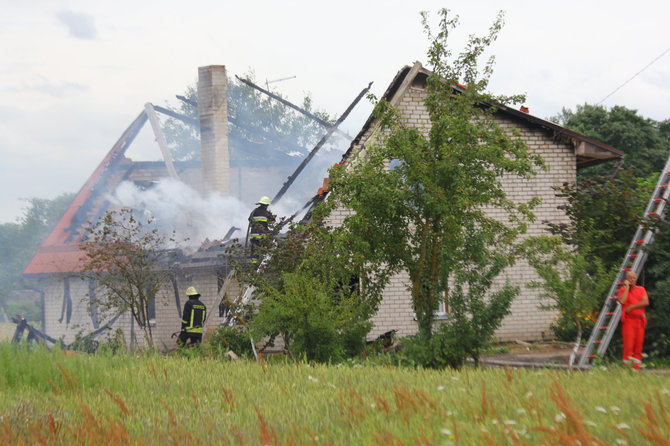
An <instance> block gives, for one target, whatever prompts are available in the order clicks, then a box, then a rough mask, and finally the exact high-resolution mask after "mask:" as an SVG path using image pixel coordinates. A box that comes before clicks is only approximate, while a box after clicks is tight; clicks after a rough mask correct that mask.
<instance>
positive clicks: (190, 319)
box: [177, 286, 207, 347]
mask: <svg viewBox="0 0 670 446" xmlns="http://www.w3.org/2000/svg"><path fill="white" fill-rule="evenodd" d="M186 295H187V296H188V302H186V303H185V304H184V313H183V314H182V317H181V332H180V333H179V339H178V341H177V343H178V344H179V346H180V347H183V346H185V345H186V341H188V340H190V341H191V345H194V344H198V343H200V342H201V341H202V331H203V327H204V326H205V319H206V318H207V307H205V304H203V303H202V302H201V301H200V299H199V297H200V293H198V291H197V290H196V289H195V287H192V286H191V287H188V288H187V289H186Z"/></svg>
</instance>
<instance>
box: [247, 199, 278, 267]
mask: <svg viewBox="0 0 670 446" xmlns="http://www.w3.org/2000/svg"><path fill="white" fill-rule="evenodd" d="M256 204H257V205H258V207H257V208H256V209H254V210H253V211H251V214H250V215H249V230H248V234H249V242H250V243H251V262H252V263H258V248H259V247H260V246H262V245H264V244H265V243H266V241H267V238H268V235H269V234H270V224H271V223H274V221H275V215H274V214H273V213H272V212H270V211H269V210H268V206H269V205H270V197H265V196H264V197H261V198H260V200H258V202H257V203H256Z"/></svg>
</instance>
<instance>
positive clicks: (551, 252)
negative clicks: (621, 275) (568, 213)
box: [527, 237, 616, 365]
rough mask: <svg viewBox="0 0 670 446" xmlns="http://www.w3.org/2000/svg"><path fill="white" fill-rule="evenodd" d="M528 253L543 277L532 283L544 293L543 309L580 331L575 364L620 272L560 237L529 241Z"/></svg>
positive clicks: (577, 334) (532, 264) (542, 296)
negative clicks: (569, 246)
mask: <svg viewBox="0 0 670 446" xmlns="http://www.w3.org/2000/svg"><path fill="white" fill-rule="evenodd" d="M527 252H528V253H529V256H528V263H530V265H531V266H532V267H533V268H535V270H536V271H537V274H538V276H539V277H540V280H538V281H533V282H530V283H529V284H528V287H529V288H534V289H540V290H542V291H541V293H540V298H542V299H543V303H542V305H541V307H540V308H542V309H545V310H554V311H557V312H558V313H559V318H561V319H562V320H564V321H567V322H568V323H570V324H571V325H573V326H574V327H575V328H576V335H575V346H574V349H573V351H572V354H571V355H570V364H571V365H572V364H573V363H574V359H575V357H576V354H577V351H578V349H579V345H580V343H581V340H582V338H583V336H584V334H585V333H584V332H585V329H586V328H587V327H588V326H589V325H590V324H592V322H593V321H594V320H595V318H596V316H595V314H594V311H595V310H596V309H597V308H599V307H600V305H601V304H602V301H603V299H604V298H605V296H606V295H607V291H608V290H609V287H610V285H611V284H612V280H613V279H614V274H615V272H616V270H615V269H614V268H610V269H606V268H605V267H604V266H603V264H602V262H601V261H600V259H598V258H597V257H593V256H591V255H589V248H588V246H587V245H582V246H581V249H579V250H574V249H570V248H568V247H566V246H565V245H564V244H563V241H562V240H561V238H560V237H536V238H534V239H532V240H530V241H529V243H528V251H527Z"/></svg>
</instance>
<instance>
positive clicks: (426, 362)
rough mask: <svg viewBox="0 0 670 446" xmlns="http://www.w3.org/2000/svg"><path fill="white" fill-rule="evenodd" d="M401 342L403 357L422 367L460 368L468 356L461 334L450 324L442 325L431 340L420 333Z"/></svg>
mask: <svg viewBox="0 0 670 446" xmlns="http://www.w3.org/2000/svg"><path fill="white" fill-rule="evenodd" d="M400 342H401V345H402V350H401V352H402V353H401V354H402V357H403V358H405V359H406V360H407V361H408V362H410V363H411V364H414V365H418V366H421V367H427V368H432V369H443V368H445V367H451V368H460V367H462V366H463V364H465V359H466V358H467V356H468V355H467V352H466V350H465V348H464V343H463V342H462V340H461V336H460V334H459V333H458V332H457V330H455V329H454V326H453V325H449V324H442V325H441V326H440V328H439V329H437V330H436V331H435V332H434V333H433V335H432V336H431V337H430V338H429V339H426V337H425V335H423V334H421V333H419V334H416V335H413V336H406V337H404V338H402V339H401V341H400Z"/></svg>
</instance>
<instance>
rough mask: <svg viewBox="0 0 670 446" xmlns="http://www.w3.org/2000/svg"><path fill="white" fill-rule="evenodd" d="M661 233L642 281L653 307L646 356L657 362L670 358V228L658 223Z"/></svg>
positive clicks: (646, 342) (665, 224)
mask: <svg viewBox="0 0 670 446" xmlns="http://www.w3.org/2000/svg"><path fill="white" fill-rule="evenodd" d="M656 224H657V225H658V229H657V231H656V235H655V238H654V242H653V243H652V244H651V245H650V246H649V258H648V260H647V264H646V269H645V270H646V273H643V274H642V275H641V277H640V279H641V285H646V286H647V291H648V294H649V301H650V304H651V305H650V307H649V308H648V309H647V314H648V317H649V324H648V325H647V329H646V334H645V338H646V339H645V352H647V353H648V354H649V355H650V356H651V357H653V358H659V357H662V358H670V224H668V223H667V222H662V221H660V222H656Z"/></svg>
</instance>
